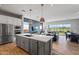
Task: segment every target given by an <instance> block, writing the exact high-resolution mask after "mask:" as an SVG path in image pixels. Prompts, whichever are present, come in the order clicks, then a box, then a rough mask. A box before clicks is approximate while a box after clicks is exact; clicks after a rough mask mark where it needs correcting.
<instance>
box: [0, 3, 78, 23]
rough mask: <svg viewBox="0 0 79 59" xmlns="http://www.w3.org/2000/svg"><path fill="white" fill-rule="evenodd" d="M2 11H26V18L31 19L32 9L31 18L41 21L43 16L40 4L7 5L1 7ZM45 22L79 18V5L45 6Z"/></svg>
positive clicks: (18, 12)
mask: <svg viewBox="0 0 79 59" xmlns="http://www.w3.org/2000/svg"><path fill="white" fill-rule="evenodd" d="M0 9H3V10H6V11H10V12H13V13H17V14H20V15H22V14H24V13H23V12H22V10H25V11H26V13H25V17H26V18H29V17H30V14H29V9H32V13H31V18H32V19H34V20H37V21H39V19H40V16H41V5H40V4H5V5H0ZM43 10H44V18H45V21H47V22H50V21H59V20H68V19H73V18H79V4H54V5H53V6H51V5H50V4H45V5H44V7H43Z"/></svg>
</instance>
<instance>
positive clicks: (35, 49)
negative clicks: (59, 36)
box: [16, 33, 52, 55]
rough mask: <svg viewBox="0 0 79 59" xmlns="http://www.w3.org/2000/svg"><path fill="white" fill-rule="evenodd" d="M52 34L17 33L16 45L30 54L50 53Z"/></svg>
mask: <svg viewBox="0 0 79 59" xmlns="http://www.w3.org/2000/svg"><path fill="white" fill-rule="evenodd" d="M51 39H52V36H46V35H36V34H30V33H26V34H17V35H16V45H17V47H20V48H22V49H24V50H25V51H28V52H30V53H31V54H32V55H51V45H52V41H51Z"/></svg>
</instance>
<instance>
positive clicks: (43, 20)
mask: <svg viewBox="0 0 79 59" xmlns="http://www.w3.org/2000/svg"><path fill="white" fill-rule="evenodd" d="M43 6H44V4H41V18H40V23H43V22H45V19H44V17H43Z"/></svg>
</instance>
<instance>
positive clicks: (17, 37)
mask: <svg viewBox="0 0 79 59" xmlns="http://www.w3.org/2000/svg"><path fill="white" fill-rule="evenodd" d="M16 45H17V46H18V47H21V38H20V36H16Z"/></svg>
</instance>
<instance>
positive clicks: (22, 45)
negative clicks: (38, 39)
mask: <svg viewBox="0 0 79 59" xmlns="http://www.w3.org/2000/svg"><path fill="white" fill-rule="evenodd" d="M20 39H21V40H20V41H21V48H23V49H24V48H25V46H24V45H25V39H24V37H20Z"/></svg>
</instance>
